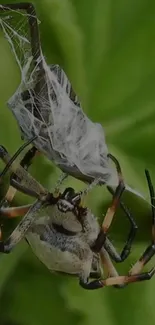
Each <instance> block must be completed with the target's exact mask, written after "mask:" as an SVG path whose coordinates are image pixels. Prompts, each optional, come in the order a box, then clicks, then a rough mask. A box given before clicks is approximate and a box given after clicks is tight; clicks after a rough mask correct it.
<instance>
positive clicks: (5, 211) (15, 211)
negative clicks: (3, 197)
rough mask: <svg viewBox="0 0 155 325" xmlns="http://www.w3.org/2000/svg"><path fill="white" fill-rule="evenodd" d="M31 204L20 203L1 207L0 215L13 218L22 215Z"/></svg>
mask: <svg viewBox="0 0 155 325" xmlns="http://www.w3.org/2000/svg"><path fill="white" fill-rule="evenodd" d="M31 206H32V204H27V205H22V206H19V207H11V208H1V209H0V216H2V217H3V218H9V219H12V218H15V217H22V216H24V215H25V213H27V212H28V210H29V209H30V207H31Z"/></svg>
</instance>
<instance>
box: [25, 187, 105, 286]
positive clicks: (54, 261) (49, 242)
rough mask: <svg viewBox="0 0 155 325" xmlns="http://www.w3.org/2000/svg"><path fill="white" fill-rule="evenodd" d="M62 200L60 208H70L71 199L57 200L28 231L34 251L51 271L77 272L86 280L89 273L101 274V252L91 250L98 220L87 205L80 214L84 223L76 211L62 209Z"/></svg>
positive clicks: (95, 237) (27, 234)
mask: <svg viewBox="0 0 155 325" xmlns="http://www.w3.org/2000/svg"><path fill="white" fill-rule="evenodd" d="M66 194H67V192H66ZM59 201H61V208H62V205H63V204H64V206H65V209H66V206H69V209H70V206H71V204H70V202H69V201H68V200H65V199H63V200H62V199H61V198H60V199H58V202H57V203H56V204H55V205H54V206H49V207H46V208H45V209H43V213H44V216H42V217H40V218H38V219H37V220H35V221H34V222H33V224H32V225H31V227H30V228H29V230H28V232H27V233H26V236H25V237H26V239H27V241H28V243H29V244H30V246H31V248H32V250H33V252H34V253H35V254H36V255H37V257H38V258H39V259H40V260H41V261H42V262H43V263H44V264H45V265H46V266H47V268H48V269H49V270H50V271H57V272H64V273H68V274H74V275H77V276H79V277H80V278H81V279H83V281H85V282H87V279H88V278H89V277H90V274H91V276H92V277H93V274H94V276H96V274H98V276H101V262H100V255H99V253H95V252H93V250H92V247H93V244H94V243H95V241H96V239H97V237H98V234H99V232H100V226H99V224H98V221H97V219H96V218H95V216H94V215H93V214H92V213H91V211H90V210H89V209H87V208H86V209H85V211H84V213H83V214H82V215H81V216H80V217H81V222H82V223H83V226H82V225H81V223H80V221H79V220H78V219H77V216H76V214H75V213H74V212H72V211H71V210H70V211H65V212H62V210H61V211H60V210H59V203H60V202H59ZM82 219H83V220H82Z"/></svg>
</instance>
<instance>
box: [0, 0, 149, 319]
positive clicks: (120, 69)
mask: <svg viewBox="0 0 155 325" xmlns="http://www.w3.org/2000/svg"><path fill="white" fill-rule="evenodd" d="M12 2H17V1H12ZM5 3H7V2H5V1H3V4H5ZM34 4H35V5H36V9H37V14H38V18H39V19H40V20H41V22H42V23H41V25H40V33H41V42H42V47H43V52H44V54H45V56H46V58H47V60H48V62H49V63H58V64H60V65H61V66H62V67H63V68H64V70H65V71H66V73H67V74H68V76H69V79H70V80H71V82H72V84H73V86H74V88H75V90H76V92H77V94H78V95H79V96H80V98H81V101H82V104H83V108H84V110H85V112H87V114H88V116H89V117H90V118H91V119H92V120H93V121H95V122H96V121H97V122H100V123H102V124H103V126H104V129H105V132H106V138H107V144H108V147H109V150H110V151H111V152H112V153H113V154H114V155H116V156H117V157H118V158H119V161H120V163H121V166H122V169H123V173H124V176H125V179H126V181H127V183H128V184H129V185H131V186H133V187H135V188H137V189H138V190H139V191H140V192H141V193H143V194H144V195H145V196H146V197H148V190H147V185H146V181H145V177H144V168H145V167H147V168H149V170H150V172H151V175H152V179H153V180H154V179H155V177H154V176H155V152H154V138H155V125H154V124H155V2H154V1H152V0H136V1H134V0H117V1H114V0H113V1H112V0H96V1H94V0H36V1H34ZM18 84H19V72H18V70H17V68H16V65H15V61H14V58H13V55H12V54H11V52H10V48H9V47H8V45H7V42H6V40H5V39H4V37H3V35H2V34H0V108H1V109H0V139H1V140H0V142H1V144H3V145H4V146H6V147H7V149H8V150H9V152H10V153H11V154H13V153H14V152H15V151H16V149H17V148H18V147H19V145H20V144H21V140H20V132H19V130H18V127H17V125H16V122H15V120H14V118H13V116H12V114H11V112H10V111H9V110H8V109H7V106H6V102H7V100H8V99H9V97H10V96H11V95H12V94H13V92H14V91H15V90H16V88H17V86H18ZM31 172H32V174H33V175H34V176H35V177H36V178H37V179H38V180H40V182H42V184H44V185H45V186H47V187H48V188H49V189H51V188H52V187H53V186H54V184H55V181H56V179H57V177H58V175H59V171H58V170H57V169H56V168H55V167H54V166H53V164H52V163H51V162H49V161H47V160H46V159H44V158H43V157H40V158H38V159H37V161H35V164H34V166H33V167H32V168H31ZM68 182H69V184H70V185H73V186H74V187H75V188H78V189H79V188H81V187H83V184H82V183H80V182H77V181H76V180H69V181H68ZM154 183H155V181H154ZM28 200H29V199H28V198H27V197H24V196H20V195H18V196H17V199H16V202H15V203H16V204H21V203H26V202H28ZM124 200H125V202H126V203H127V204H128V206H130V208H131V211H132V213H133V214H134V216H135V220H136V222H137V224H138V226H139V231H138V234H137V239H136V240H135V243H134V245H133V250H132V254H131V257H130V258H129V259H128V261H127V262H124V263H123V266H121V265H117V266H116V267H117V268H118V270H119V271H120V272H121V274H125V273H126V272H127V271H128V269H129V267H130V265H131V264H132V263H134V262H135V261H136V259H137V258H138V257H139V255H140V254H141V253H142V251H143V250H144V248H145V247H146V245H148V244H149V241H150V236H151V215H150V207H149V206H148V204H146V203H145V202H144V201H142V200H141V199H139V198H136V197H135V196H134V195H131V194H130V195H129V194H126V195H125V197H124ZM109 202H110V195H109V194H108V193H107V191H106V190H105V189H104V188H97V189H94V190H93V191H92V193H91V194H90V196H89V200H88V205H89V206H90V207H91V208H92V210H93V212H94V213H95V214H96V215H97V216H98V217H102V214H103V213H105V211H106V208H107V207H108V204H109ZM14 226H15V223H14V221H12V220H10V221H8V222H5V224H4V228H6V229H7V230H9V231H10V230H11V229H12V228H13V227H14ZM128 230H129V225H128V223H127V221H126V219H125V218H124V216H123V214H122V213H121V211H120V210H119V211H118V213H117V216H116V218H115V220H114V223H113V225H112V229H111V238H112V240H113V242H114V244H115V245H116V247H117V248H118V249H120V247H121V246H122V245H123V242H124V240H125V238H126V235H127V232H128ZM153 262H154V261H152V263H153ZM147 269H149V266H148V268H147ZM154 292H155V278H153V279H152V280H151V281H148V282H145V283H139V284H132V285H130V286H128V287H127V288H125V289H124V290H116V289H114V288H104V289H103V290H97V291H93V292H86V291H85V290H83V289H81V288H80V287H79V286H78V281H77V280H76V279H72V278H70V277H67V276H59V275H53V274H50V273H49V272H48V270H47V269H46V268H45V267H44V266H43V265H42V264H41V263H40V262H39V261H38V260H37V258H36V257H35V256H34V255H33V254H32V252H31V250H30V248H29V247H28V246H27V244H26V243H24V242H23V243H20V244H19V245H18V247H17V248H15V250H14V251H13V252H12V253H11V254H10V255H8V256H3V255H1V256H0V325H44V324H46V325H50V324H54V325H57V324H66V325H68V324H73V323H74V324H75V325H94V324H95V323H96V324H98V325H100V324H103V323H105V324H106V325H111V324H119V325H121V324H122V325H124V324H131V323H132V324H153V322H154V321H155V309H154Z"/></svg>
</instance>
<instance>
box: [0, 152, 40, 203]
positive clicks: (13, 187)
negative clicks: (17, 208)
mask: <svg viewBox="0 0 155 325" xmlns="http://www.w3.org/2000/svg"><path fill="white" fill-rule="evenodd" d="M36 153H37V149H36V148H35V147H32V148H31V149H30V150H29V151H28V152H27V153H26V154H25V156H24V158H23V159H22V160H21V162H20V165H21V166H22V167H23V168H24V169H25V170H27V171H28V168H29V166H30V165H31V164H32V160H33V158H34V157H35V155H36ZM17 189H19V190H21V184H20V179H19V178H18V176H17V175H16V174H15V173H12V174H11V176H10V186H9V189H8V191H7V193H6V195H5V198H4V199H3V202H2V205H3V206H4V205H5V206H6V205H7V206H9V204H10V203H11V202H12V200H13V198H14V196H15V194H16V192H17ZM27 194H28V195H30V193H29V192H27ZM35 197H36V195H35Z"/></svg>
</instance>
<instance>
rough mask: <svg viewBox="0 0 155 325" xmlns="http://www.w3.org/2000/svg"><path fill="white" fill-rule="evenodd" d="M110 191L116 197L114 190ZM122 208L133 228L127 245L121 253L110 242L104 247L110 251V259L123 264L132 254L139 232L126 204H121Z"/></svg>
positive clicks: (106, 242)
mask: <svg viewBox="0 0 155 325" xmlns="http://www.w3.org/2000/svg"><path fill="white" fill-rule="evenodd" d="M108 190H109V191H110V193H111V194H113V195H114V190H113V189H112V188H111V187H108ZM120 206H121V208H122V210H123V211H124V212H125V215H126V216H127V218H128V220H129V222H130V224H131V228H130V231H129V234H128V237H127V240H126V242H125V245H124V247H123V249H122V251H121V253H120V254H119V253H117V252H116V250H115V248H114V247H113V245H112V243H110V245H109V243H108V241H105V244H104V247H105V248H106V250H107V251H108V253H109V255H110V257H111V258H112V259H113V260H114V261H115V262H123V261H124V260H125V259H126V258H127V257H128V256H129V254H130V251H131V246H132V243H133V240H134V238H135V235H136V232H137V229H138V227H137V225H136V223H135V221H134V218H133V216H132V215H131V213H130V211H129V209H128V208H127V207H126V205H125V204H124V202H122V201H121V202H120Z"/></svg>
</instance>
